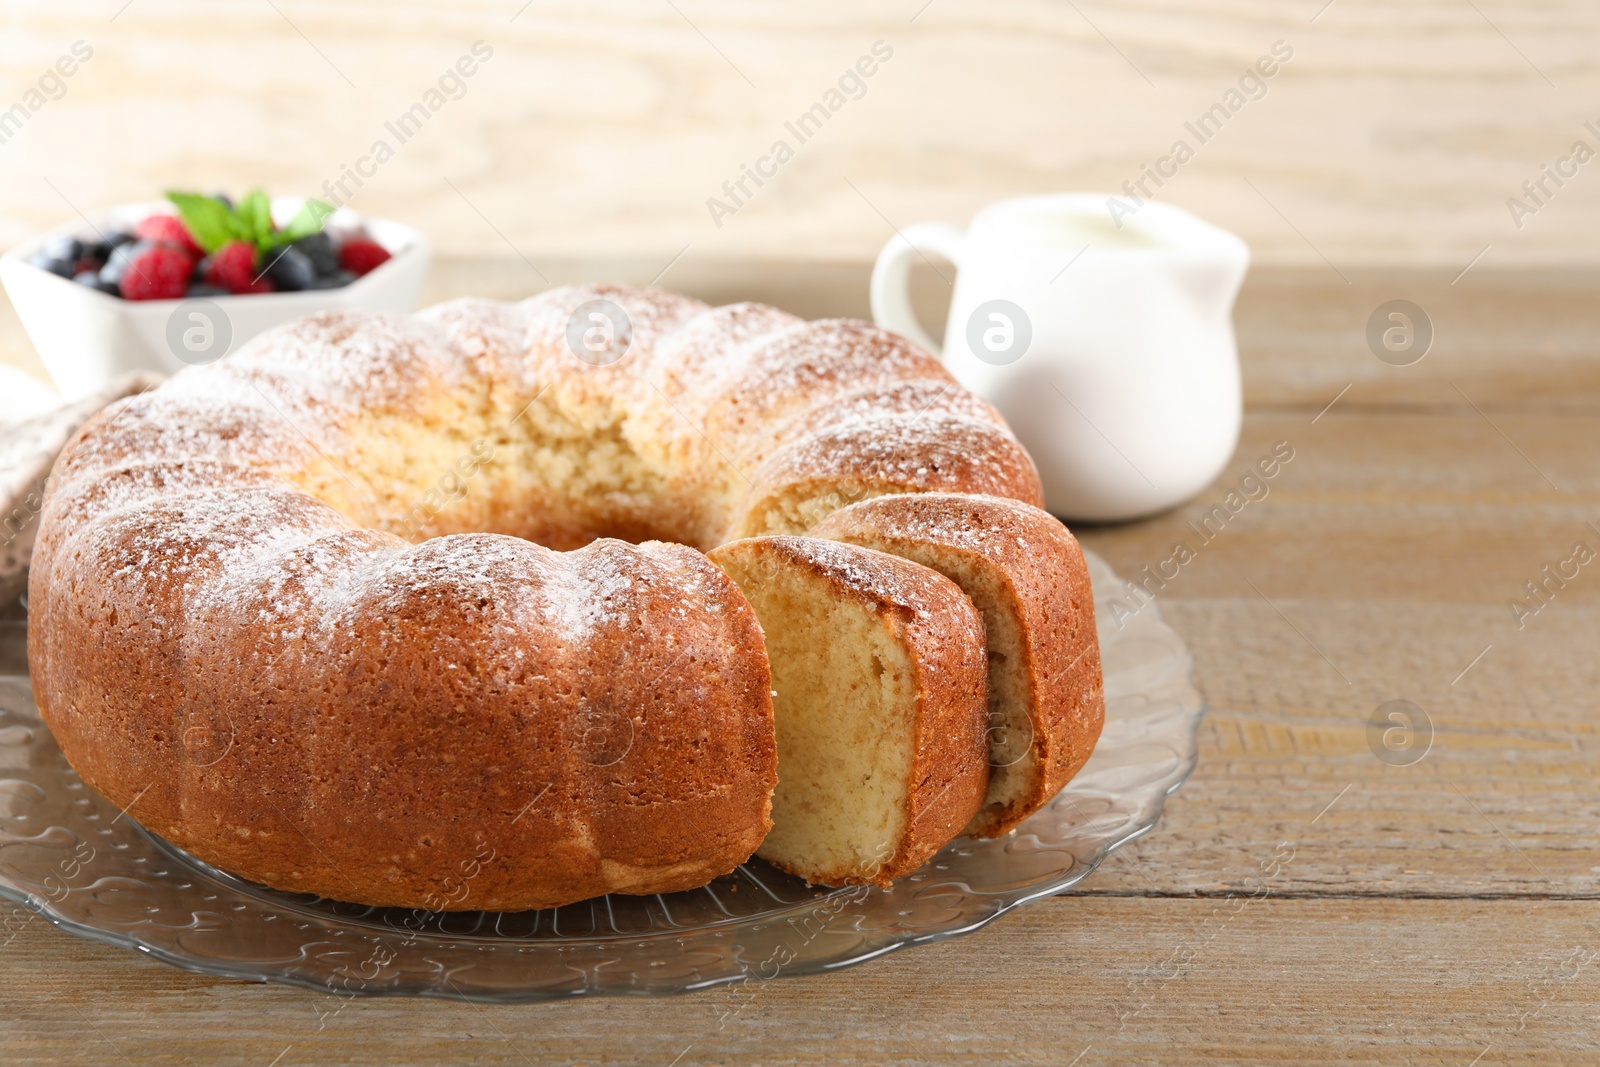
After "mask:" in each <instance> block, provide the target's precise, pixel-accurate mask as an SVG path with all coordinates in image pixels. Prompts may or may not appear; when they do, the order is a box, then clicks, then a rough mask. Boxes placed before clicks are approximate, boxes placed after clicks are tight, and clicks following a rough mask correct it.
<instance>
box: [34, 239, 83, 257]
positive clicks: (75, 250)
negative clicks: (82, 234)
mask: <svg viewBox="0 0 1600 1067" xmlns="http://www.w3.org/2000/svg"><path fill="white" fill-rule="evenodd" d="M83 253H84V247H83V242H82V241H80V240H78V239H77V238H76V237H68V236H61V237H52V238H50V240H48V241H46V242H45V243H44V244H43V245H41V246H40V248H39V253H38V254H39V255H41V256H44V257H45V258H46V259H57V260H63V261H65V262H67V263H76V262H77V261H78V260H80V259H82V258H83Z"/></svg>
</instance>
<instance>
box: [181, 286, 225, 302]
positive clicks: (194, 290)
mask: <svg viewBox="0 0 1600 1067" xmlns="http://www.w3.org/2000/svg"><path fill="white" fill-rule="evenodd" d="M183 295H184V299H186V300H192V299H194V298H195V297H201V296H227V295H229V294H228V290H226V289H224V288H223V287H222V286H220V285H206V284H204V283H203V282H202V283H201V284H199V285H191V286H189V291H188V292H187V293H184V294H183Z"/></svg>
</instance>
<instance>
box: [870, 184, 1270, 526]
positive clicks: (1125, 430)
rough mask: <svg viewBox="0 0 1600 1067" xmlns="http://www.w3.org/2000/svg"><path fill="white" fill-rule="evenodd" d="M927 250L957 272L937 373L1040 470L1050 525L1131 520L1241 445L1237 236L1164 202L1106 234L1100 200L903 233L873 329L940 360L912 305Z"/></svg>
mask: <svg viewBox="0 0 1600 1067" xmlns="http://www.w3.org/2000/svg"><path fill="white" fill-rule="evenodd" d="M925 252H931V253H936V254H938V255H940V256H943V257H945V258H947V259H949V260H950V261H951V262H952V263H954V264H955V265H956V271H957V273H956V279H955V292H954V294H953V295H952V299H951V304H950V318H949V321H948V323H947V325H946V327H945V343H944V351H943V352H942V353H941V357H942V358H943V360H944V361H945V364H946V365H947V366H948V367H949V368H950V370H951V372H952V373H953V374H954V375H955V376H956V377H957V378H958V379H959V380H960V381H961V383H962V384H963V385H965V386H967V387H968V388H969V389H972V390H973V391H974V392H976V393H978V395H980V396H982V397H984V398H985V399H987V400H988V401H989V402H990V403H992V404H994V405H995V407H997V408H999V409H1000V413H1001V414H1002V415H1004V416H1005V418H1006V420H1007V421H1008V422H1009V423H1010V424H1011V428H1012V429H1013V430H1014V431H1015V432H1016V434H1017V436H1018V437H1019V438H1020V439H1021V441H1022V443H1023V445H1025V446H1026V447H1027V449H1028V451H1029V452H1031V453H1032V454H1033V459H1034V462H1035V463H1036V464H1037V465H1038V467H1039V475H1040V477H1041V478H1042V479H1043V481H1044V495H1045V506H1046V507H1047V508H1049V510H1050V511H1052V512H1054V513H1055V514H1056V515H1059V516H1062V517H1064V518H1070V519H1088V520H1097V521H1113V520H1120V519H1132V518H1137V517H1139V516H1143V515H1149V514H1152V513H1154V512H1158V511H1162V510H1165V509H1167V508H1170V507H1173V506H1174V505H1176V504H1179V503H1182V502H1183V501H1184V500H1187V499H1188V498H1189V497H1191V496H1193V495H1194V494H1195V493H1198V492H1199V491H1200V490H1201V489H1203V488H1205V486H1206V485H1208V484H1209V483H1210V482H1211V480H1212V479H1213V478H1215V477H1216V476H1217V475H1218V474H1219V473H1221V471H1222V468H1223V466H1224V465H1225V464H1226V463H1227V462H1228V459H1229V457H1230V456H1232V455H1233V449H1234V446H1235V445H1236V444H1237V443H1238V438H1239V417H1240V406H1241V400H1240V386H1239V354H1238V350H1237V348H1236V347H1235V343H1234V335H1233V319H1232V312H1233V301H1234V297H1235V296H1237V295H1238V292H1239V285H1240V283H1241V282H1242V281H1243V280H1244V274H1245V270H1246V268H1247V267H1248V266H1249V262H1250V250H1249V249H1248V248H1247V247H1246V246H1245V243H1244V242H1243V241H1241V240H1240V239H1239V238H1237V237H1235V236H1234V235H1232V234H1230V233H1227V232H1226V231H1224V230H1220V229H1218V228H1217V227H1215V226H1212V225H1210V224H1209V223H1206V222H1202V221H1201V220H1200V219H1198V218H1196V217H1195V216H1193V215H1191V214H1189V213H1188V212H1186V211H1183V210H1181V209H1179V208H1175V207H1170V206H1168V205H1165V204H1160V203H1156V202H1154V201H1145V202H1144V203H1142V204H1140V205H1139V206H1138V208H1137V210H1136V211H1134V212H1133V213H1131V214H1126V213H1124V214H1121V216H1120V217H1119V218H1118V219H1116V220H1113V219H1112V217H1111V215H1110V214H1108V211H1107V198H1106V197H1103V196H1095V195H1062V196H1041V197H1029V198H1024V199H1018V200H1003V201H1000V202H999V203H996V204H991V205H989V206H988V207H986V208H984V209H983V210H982V211H980V212H979V213H978V216H977V218H975V219H974V220H973V221H972V225H971V226H970V227H968V229H967V230H966V232H962V231H961V230H960V229H957V228H956V227H954V226H950V225H948V224H945V223H940V222H921V223H917V224H916V225H914V226H908V227H906V228H905V230H903V231H901V233H900V234H897V235H896V236H895V237H894V239H892V240H891V241H890V242H889V244H888V245H886V246H885V247H884V249H883V251H882V252H880V253H879V254H878V262H877V264H876V266H875V267H874V268H873V272H872V314H873V317H874V318H875V319H876V320H877V322H878V325H880V326H883V327H885V328H886V329H890V330H894V331H896V332H897V333H901V334H904V335H905V336H907V337H909V338H911V339H912V340H914V341H916V342H917V343H919V344H922V345H924V346H926V347H927V348H928V349H929V350H930V351H932V352H935V353H939V350H940V346H939V345H938V344H937V343H935V342H934V341H933V339H932V338H930V337H929V336H928V335H927V333H926V332H925V331H924V330H923V329H922V327H921V326H920V325H918V323H917V320H916V318H915V316H914V315H913V314H912V311H911V303H910V300H909V298H908V295H907V281H908V274H909V270H910V266H911V262H912V260H913V259H914V258H918V257H921V256H923V255H924V254H925ZM940 269H941V270H945V271H946V272H947V268H940Z"/></svg>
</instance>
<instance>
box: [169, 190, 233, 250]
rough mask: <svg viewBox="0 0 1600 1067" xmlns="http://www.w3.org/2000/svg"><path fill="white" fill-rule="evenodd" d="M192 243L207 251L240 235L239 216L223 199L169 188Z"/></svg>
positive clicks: (171, 199) (171, 197) (219, 246)
mask: <svg viewBox="0 0 1600 1067" xmlns="http://www.w3.org/2000/svg"><path fill="white" fill-rule="evenodd" d="M167 199H168V200H170V201H172V202H173V203H174V204H176V205H177V208H178V217H179V218H181V219H182V220H183V224H184V225H185V226H187V227H188V228H189V234H190V236H192V237H193V238H194V242H195V244H197V245H199V246H200V247H201V248H203V249H205V250H206V252H207V253H208V254H209V253H211V252H215V251H216V250H217V249H219V248H221V247H222V246H223V245H225V244H227V243H228V242H229V241H233V240H237V239H238V238H239V232H238V231H239V226H238V220H236V219H235V218H234V217H233V212H231V211H229V210H228V206H227V205H226V204H224V203H223V202H222V201H220V200H217V199H214V198H213V197H209V196H201V195H200V194H199V193H179V192H168V193H167Z"/></svg>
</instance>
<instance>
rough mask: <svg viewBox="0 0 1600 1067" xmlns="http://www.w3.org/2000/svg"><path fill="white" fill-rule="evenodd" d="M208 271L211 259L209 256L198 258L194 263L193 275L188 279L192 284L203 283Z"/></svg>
mask: <svg viewBox="0 0 1600 1067" xmlns="http://www.w3.org/2000/svg"><path fill="white" fill-rule="evenodd" d="M210 270H211V257H210V256H204V257H202V258H200V259H198V260H196V261H195V265H194V273H193V274H191V275H189V279H190V280H191V281H194V282H203V281H205V280H206V274H207V273H208V272H209V271H210Z"/></svg>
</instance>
